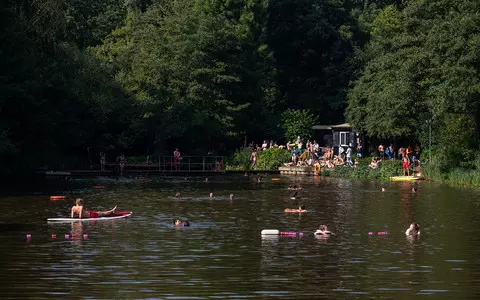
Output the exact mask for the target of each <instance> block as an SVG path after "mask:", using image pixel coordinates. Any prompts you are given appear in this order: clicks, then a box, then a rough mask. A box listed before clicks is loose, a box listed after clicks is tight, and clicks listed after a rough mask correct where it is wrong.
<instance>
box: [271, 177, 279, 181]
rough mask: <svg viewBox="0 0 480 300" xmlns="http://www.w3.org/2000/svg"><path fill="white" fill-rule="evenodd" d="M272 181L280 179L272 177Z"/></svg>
mask: <svg viewBox="0 0 480 300" xmlns="http://www.w3.org/2000/svg"><path fill="white" fill-rule="evenodd" d="M272 180H273V181H278V180H280V178H278V177H273V178H272Z"/></svg>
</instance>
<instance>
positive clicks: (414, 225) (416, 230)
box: [405, 223, 420, 235]
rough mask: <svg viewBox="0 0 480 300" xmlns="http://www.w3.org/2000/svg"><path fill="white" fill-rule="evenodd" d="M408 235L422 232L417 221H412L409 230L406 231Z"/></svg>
mask: <svg viewBox="0 0 480 300" xmlns="http://www.w3.org/2000/svg"><path fill="white" fill-rule="evenodd" d="M405 234H406V235H417V234H420V225H418V224H417V223H412V224H410V227H408V229H407V231H405Z"/></svg>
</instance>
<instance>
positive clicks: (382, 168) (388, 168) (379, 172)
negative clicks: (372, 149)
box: [322, 158, 403, 179]
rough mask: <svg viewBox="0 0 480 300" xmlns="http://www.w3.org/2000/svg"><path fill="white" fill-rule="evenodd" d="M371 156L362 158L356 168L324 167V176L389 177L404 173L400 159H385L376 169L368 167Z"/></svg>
mask: <svg viewBox="0 0 480 300" xmlns="http://www.w3.org/2000/svg"><path fill="white" fill-rule="evenodd" d="M370 162H371V159H370V158H363V159H360V162H359V164H358V166H357V167H356V168H352V167H348V166H337V167H335V168H333V169H328V168H322V175H323V176H330V177H342V178H359V179H389V178H390V177H392V176H400V175H403V170H402V163H401V161H399V160H385V161H382V162H381V163H379V165H378V167H377V168H376V169H371V168H369V167H368V165H369V164H370Z"/></svg>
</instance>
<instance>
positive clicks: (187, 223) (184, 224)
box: [173, 219, 190, 227]
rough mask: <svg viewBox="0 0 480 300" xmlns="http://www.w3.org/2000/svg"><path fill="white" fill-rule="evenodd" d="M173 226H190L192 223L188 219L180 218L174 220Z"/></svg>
mask: <svg viewBox="0 0 480 300" xmlns="http://www.w3.org/2000/svg"><path fill="white" fill-rule="evenodd" d="M173 226H175V227H188V226H190V223H189V222H188V221H183V222H182V221H180V220H179V219H176V220H175V219H174V220H173Z"/></svg>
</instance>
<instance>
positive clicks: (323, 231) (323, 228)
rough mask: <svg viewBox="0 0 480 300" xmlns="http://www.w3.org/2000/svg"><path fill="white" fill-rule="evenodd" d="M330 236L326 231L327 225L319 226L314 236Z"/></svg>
mask: <svg viewBox="0 0 480 300" xmlns="http://www.w3.org/2000/svg"><path fill="white" fill-rule="evenodd" d="M330 234H332V233H331V232H330V231H328V228H327V225H319V226H318V229H317V231H315V235H324V236H326V235H330Z"/></svg>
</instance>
